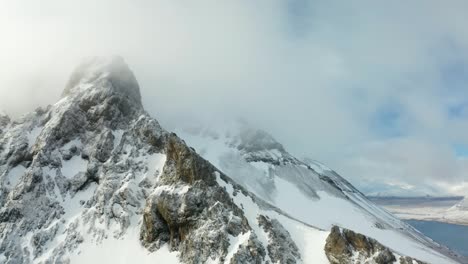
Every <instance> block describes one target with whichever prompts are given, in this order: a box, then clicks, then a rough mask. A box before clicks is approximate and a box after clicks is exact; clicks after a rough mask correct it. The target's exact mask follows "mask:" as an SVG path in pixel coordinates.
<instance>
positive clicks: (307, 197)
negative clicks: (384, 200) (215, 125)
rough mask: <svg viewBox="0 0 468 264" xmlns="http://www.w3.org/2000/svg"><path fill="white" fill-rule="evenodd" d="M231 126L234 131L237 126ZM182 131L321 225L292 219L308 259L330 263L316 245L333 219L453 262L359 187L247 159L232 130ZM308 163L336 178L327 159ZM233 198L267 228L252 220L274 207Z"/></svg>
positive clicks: (416, 254)
mask: <svg viewBox="0 0 468 264" xmlns="http://www.w3.org/2000/svg"><path fill="white" fill-rule="evenodd" d="M219 131H225V129H224V128H220V129H219ZM231 132H232V133H235V131H231ZM177 133H178V134H179V135H181V136H182V138H184V139H185V140H187V142H188V144H189V145H191V146H194V147H195V149H196V150H197V152H198V153H200V154H201V155H202V156H203V157H204V158H205V159H207V160H209V161H210V162H211V163H213V164H214V165H215V166H216V167H218V168H219V169H221V170H222V171H223V172H224V173H226V175H228V176H230V177H232V178H233V179H234V180H235V181H237V182H238V183H241V184H242V185H244V186H246V187H248V189H249V190H250V191H253V192H254V193H255V194H257V195H258V196H260V197H262V198H263V199H265V200H267V201H269V202H271V203H272V204H273V205H274V206H276V207H278V208H279V209H281V210H283V211H284V212H286V213H287V214H288V215H290V216H292V217H294V218H295V219H297V220H300V221H302V222H304V223H306V224H308V225H311V226H314V227H317V229H314V228H311V227H304V226H301V225H300V224H299V225H298V224H297V222H296V221H294V224H291V225H292V227H291V225H289V226H288V228H287V229H288V231H289V232H290V233H291V235H293V234H295V235H296V236H295V237H293V240H294V241H295V242H296V243H299V242H297V241H302V243H306V244H307V246H304V244H302V245H300V244H298V247H299V248H302V249H303V250H302V252H301V255H302V256H304V258H305V259H308V261H307V262H305V263H328V261H327V260H326V258H325V254H324V251H323V246H320V247H317V246H316V245H317V244H320V245H325V239H326V237H327V234H328V233H329V232H328V231H320V229H322V230H330V228H331V227H332V226H333V225H338V226H340V227H344V228H348V229H350V230H353V231H355V232H358V233H362V234H364V235H367V236H369V237H372V238H374V239H376V240H378V241H379V242H380V243H382V244H383V245H385V246H387V247H389V248H391V249H392V250H394V251H396V252H398V253H400V254H402V255H407V256H411V257H413V258H417V259H420V260H423V261H426V262H429V263H438V264H439V263H440V264H442V263H453V261H452V260H450V259H449V258H447V257H445V256H443V255H442V254H440V253H438V252H436V251H435V250H433V249H431V248H429V247H428V246H426V245H425V244H424V243H426V242H427V241H419V240H418V239H420V238H419V237H418V234H419V233H416V231H412V229H411V228H410V227H409V226H408V225H406V224H404V223H403V222H401V221H399V220H398V219H396V218H395V217H394V216H392V215H390V214H389V213H388V212H387V211H385V210H383V209H381V208H379V207H378V206H376V205H374V204H372V203H370V202H369V201H367V200H364V198H362V197H361V195H360V194H359V193H354V191H353V190H351V189H349V187H348V186H347V185H346V184H344V185H343V186H342V188H343V190H345V192H350V193H349V194H348V195H347V197H348V198H346V197H343V194H341V195H340V194H336V193H334V192H336V190H335V191H334V190H331V189H327V188H326V187H324V186H323V184H324V183H323V182H322V181H321V180H320V179H319V177H318V175H317V174H314V173H313V172H311V171H310V170H307V168H303V167H302V166H299V165H287V166H275V165H272V164H267V163H264V162H251V163H249V162H246V161H245V160H243V159H242V156H241V153H239V151H238V150H237V148H236V146H235V145H234V146H233V145H232V144H231V142H232V140H233V137H230V136H227V135H228V134H227V133H225V132H219V133H216V132H213V133H208V132H204V131H202V130H200V131H198V132H195V133H190V132H187V131H184V130H182V131H177ZM213 135H217V136H213ZM273 154H275V153H273ZM276 154H277V153H276ZM275 156H276V155H275ZM309 163H312V164H311V165H310V166H311V167H312V168H313V169H314V171H315V172H316V173H318V174H321V175H330V176H329V177H331V178H333V177H336V176H334V175H333V171H332V170H331V169H329V168H327V167H326V166H324V165H323V164H321V163H318V162H315V161H313V162H310V161H309V162H308V163H307V164H309ZM262 179H263V180H268V181H267V183H270V184H271V181H272V182H273V185H266V184H265V185H262V184H261V183H262ZM271 179H272V180H271ZM218 183H219V184H220V185H221V186H225V187H226V188H227V190H228V192H229V193H232V190H230V186H229V185H228V184H226V183H224V182H223V181H222V180H219V181H218ZM304 183H308V185H309V186H313V188H315V190H313V191H312V192H311V193H310V192H309V193H306V192H305V191H304V190H308V187H307V186H306V187H304V186H303V184H304ZM226 185H228V186H226ZM301 187H304V188H301ZM328 188H330V187H328ZM231 189H232V188H231ZM303 189H304V190H303ZM313 193H315V194H316V196H318V198H317V197H315V196H314V195H313ZM233 199H234V201H235V202H236V204H238V205H239V206H242V208H243V209H244V212H245V214H246V217H247V219H248V220H249V224H250V225H251V226H252V228H253V229H254V231H255V233H256V234H262V230H261V228H260V227H258V226H257V225H256V224H252V223H256V217H257V216H258V214H259V213H260V212H261V213H262V214H265V215H270V216H271V214H272V213H271V212H268V213H265V212H264V211H262V210H261V209H260V208H258V206H256V204H255V203H254V202H252V201H251V199H250V198H247V197H244V196H243V195H242V194H237V195H236V196H233ZM273 218H277V219H278V220H279V221H280V222H281V223H282V224H283V225H284V226H285V225H288V219H289V218H287V217H284V216H282V215H279V214H276V215H274V216H273ZM280 219H281V220H280ZM289 221H292V220H289ZM377 224H380V225H383V226H384V228H380V227H378V225H377ZM387 225H390V226H391V228H386V226H387ZM304 228H306V230H309V231H308V232H309V233H310V235H305V234H306V232H305V231H304V230H301V229H304ZM411 232H414V233H413V234H412V233H411ZM263 233H264V232H263ZM265 235H266V234H265ZM259 239H260V241H261V240H262V237H261V235H259ZM264 239H267V238H264ZM308 239H309V240H308ZM265 242H266V241H264V243H265ZM309 243H312V244H314V246H309ZM312 248H317V249H318V252H316V253H315V254H314V255H313V256H317V254H322V257H324V258H323V259H322V261H318V260H317V259H314V257H313V256H311V257H310V258H309V257H308V258H306V257H305V256H306V255H308V254H309V252H310V251H311V249H312ZM305 259H304V260H305Z"/></svg>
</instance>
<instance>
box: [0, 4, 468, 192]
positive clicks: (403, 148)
mask: <svg viewBox="0 0 468 264" xmlns="http://www.w3.org/2000/svg"><path fill="white" fill-rule="evenodd" d="M466 10H468V2H466V1H462V0H459V1H458V0H451V1H439V0H433V1H431V0H420V1H418V0H415V1H403V0H401V1H400V0H395V1H375V0H369V1H341V0H340V1H338V0H336V1H330V0H323V1H312V0H311V1H306V0H283V1H281V0H236V1H234V0H225V1H219V0H198V1H190V0H155V1H150V0H104V1H94V0H81V1H64V0H41V1H34V0H31V1H24V0H15V1H7V0H0V108H2V109H3V110H5V111H6V112H7V113H9V114H11V115H16V116H18V115H20V114H21V113H24V112H26V111H30V110H32V109H34V108H35V107H37V106H40V105H46V104H50V103H53V102H55V101H56V100H57V99H58V98H59V97H60V93H61V91H62V88H63V86H64V83H65V82H66V81H67V79H68V76H69V73H70V72H71V71H72V69H73V67H74V66H75V65H76V64H77V63H78V62H79V61H80V60H81V58H83V57H86V56H92V55H114V54H118V55H121V56H123V57H124V58H125V60H126V61H127V62H128V64H129V65H130V67H131V68H132V69H133V71H134V72H135V74H136V77H137V79H138V80H139V82H140V86H141V89H142V91H141V92H142V95H143V101H144V105H145V107H146V109H147V110H148V111H149V112H150V113H151V114H152V115H153V116H154V117H156V118H157V119H158V120H160V121H161V123H162V124H163V125H165V126H167V127H169V128H172V127H174V126H177V125H178V124H181V123H186V122H190V121H191V120H194V119H196V120H201V121H202V122H203V121H204V122H207V121H208V120H219V121H222V120H223V119H233V118H237V117H244V118H245V119H247V120H250V121H251V122H252V123H255V124H257V125H258V126H259V127H260V128H263V129H266V130H267V131H269V132H271V133H272V134H273V135H274V136H275V137H276V138H277V139H279V140H280V141H281V142H282V143H283V144H284V145H285V146H286V147H287V148H288V149H289V150H290V151H291V152H292V153H294V154H297V155H299V156H310V157H312V158H315V159H318V160H321V161H323V162H324V163H326V164H327V165H329V166H330V167H332V168H334V169H336V170H337V171H338V172H340V173H341V174H343V175H344V176H345V177H346V178H348V179H350V180H351V181H352V182H353V183H354V184H356V185H357V186H358V187H360V188H362V189H363V190H365V191H366V192H375V191H376V190H385V189H388V188H390V189H403V190H404V189H408V190H411V189H412V188H414V186H417V189H418V190H420V191H421V190H422V191H424V192H431V193H438V194H444V193H454V194H457V193H458V194H466V193H468V182H466V183H465V181H467V180H468V87H467V83H468V27H467V25H468V16H466ZM465 167H466V168H465ZM413 190H416V189H413Z"/></svg>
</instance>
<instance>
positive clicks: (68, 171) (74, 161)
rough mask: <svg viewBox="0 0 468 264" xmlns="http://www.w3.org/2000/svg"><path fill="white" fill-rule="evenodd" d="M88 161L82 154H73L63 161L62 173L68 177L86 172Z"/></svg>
mask: <svg viewBox="0 0 468 264" xmlns="http://www.w3.org/2000/svg"><path fill="white" fill-rule="evenodd" d="M87 166H88V161H87V160H85V159H83V158H81V156H73V157H72V158H71V159H70V160H63V161H62V169H61V170H62V175H63V176H65V177H67V178H72V177H73V176H75V175H76V174H78V173H80V172H86V167H87Z"/></svg>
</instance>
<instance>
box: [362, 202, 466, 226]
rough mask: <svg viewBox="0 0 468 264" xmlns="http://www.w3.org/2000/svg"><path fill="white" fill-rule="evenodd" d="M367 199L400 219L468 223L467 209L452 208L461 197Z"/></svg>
mask: <svg viewBox="0 0 468 264" xmlns="http://www.w3.org/2000/svg"><path fill="white" fill-rule="evenodd" d="M369 199H370V200H371V201H373V202H374V203H376V204H378V205H380V206H381V207H383V208H385V209H386V210H387V211H389V212H391V213H392V214H394V215H396V216H397V217H398V218H400V219H404V220H422V221H437V222H443V223H450V224H458V225H468V211H461V210H457V209H456V208H454V205H456V204H457V203H458V202H460V201H461V200H462V199H463V197H414V198H413V197H411V198H407V197H369Z"/></svg>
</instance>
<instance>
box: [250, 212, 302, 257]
mask: <svg viewBox="0 0 468 264" xmlns="http://www.w3.org/2000/svg"><path fill="white" fill-rule="evenodd" d="M258 221H259V225H260V226H261V227H262V228H263V230H265V232H266V233H268V237H269V239H270V241H271V242H272V243H270V244H269V245H268V255H269V256H270V259H271V261H272V262H273V263H286V264H293V263H297V261H296V260H300V259H301V255H300V254H299V249H298V248H297V245H296V243H294V241H293V240H292V239H291V236H290V234H289V232H288V231H287V230H286V229H284V227H283V226H282V225H281V224H280V222H278V220H276V219H270V218H269V217H268V216H264V215H260V216H259V217H258Z"/></svg>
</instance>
